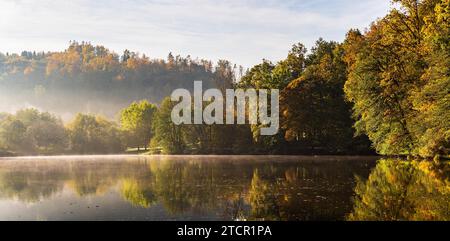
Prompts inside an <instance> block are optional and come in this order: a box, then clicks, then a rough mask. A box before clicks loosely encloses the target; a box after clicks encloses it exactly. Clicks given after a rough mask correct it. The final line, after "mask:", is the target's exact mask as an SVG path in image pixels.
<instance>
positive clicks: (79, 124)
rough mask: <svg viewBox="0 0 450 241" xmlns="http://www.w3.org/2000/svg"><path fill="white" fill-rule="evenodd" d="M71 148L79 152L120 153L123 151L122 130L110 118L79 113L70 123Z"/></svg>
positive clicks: (68, 127)
mask: <svg viewBox="0 0 450 241" xmlns="http://www.w3.org/2000/svg"><path fill="white" fill-rule="evenodd" d="M67 129H68V131H69V137H70V143H71V150H72V151H73V152H74V153H78V154H97V153H118V152H121V151H123V145H122V143H121V132H120V130H119V129H118V127H117V126H116V125H115V124H114V123H112V122H109V121H108V120H106V119H104V118H102V117H99V116H93V115H84V114H78V115H77V116H76V117H75V119H74V120H73V121H72V122H71V123H69V124H68V126H67Z"/></svg>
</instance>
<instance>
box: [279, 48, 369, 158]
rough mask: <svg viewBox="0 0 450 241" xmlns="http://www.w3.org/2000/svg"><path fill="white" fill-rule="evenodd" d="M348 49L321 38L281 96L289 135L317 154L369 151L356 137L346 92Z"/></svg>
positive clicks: (283, 118)
mask: <svg viewBox="0 0 450 241" xmlns="http://www.w3.org/2000/svg"><path fill="white" fill-rule="evenodd" d="M343 55H344V51H343V49H342V47H341V45H340V44H337V43H335V42H326V41H324V40H322V39H320V40H319V41H317V43H316V45H315V47H314V48H313V49H312V53H311V54H310V55H309V56H308V58H307V59H306V62H307V63H308V66H307V67H306V69H305V70H304V72H303V74H302V75H301V77H300V78H298V79H296V80H294V81H292V82H291V83H290V84H289V85H288V86H287V87H286V88H285V89H284V90H283V92H282V95H281V103H280V104H281V115H282V123H281V124H282V128H283V129H284V130H285V138H286V140H288V141H289V142H291V143H294V144H295V145H296V146H297V148H300V149H303V150H306V151H307V150H310V151H311V152H313V153H317V152H319V153H320V152H322V153H323V152H329V153H330V152H331V153H348V152H349V151H358V150H357V149H360V150H361V151H367V150H368V149H369V147H368V143H367V142H366V144H365V145H364V144H362V143H361V145H362V146H360V147H358V148H356V146H355V145H360V143H358V142H361V140H359V139H353V132H354V131H353V128H352V125H353V121H352V119H351V114H350V113H351V107H350V105H349V104H348V103H346V101H345V95H344V91H343V87H344V83H345V81H346V79H347V78H346V65H345V62H344V60H343Z"/></svg>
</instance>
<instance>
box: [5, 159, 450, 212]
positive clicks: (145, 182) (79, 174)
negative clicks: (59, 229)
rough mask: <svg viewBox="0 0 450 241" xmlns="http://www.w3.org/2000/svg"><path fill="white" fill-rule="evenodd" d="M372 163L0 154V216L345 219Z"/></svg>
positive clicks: (337, 160)
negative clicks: (359, 181)
mask: <svg viewBox="0 0 450 241" xmlns="http://www.w3.org/2000/svg"><path fill="white" fill-rule="evenodd" d="M376 165H377V158H376V157H333V156H326V157H302V156H284V157H283V156H61V157H18V158H0V220H345V219H346V218H347V217H348V215H349V214H350V213H351V212H352V211H353V209H354V201H353V200H354V196H355V187H356V184H357V181H358V180H365V179H367V178H368V176H369V174H370V173H371V171H372V170H373V169H374V167H375V166H376ZM447 201H448V200H447Z"/></svg>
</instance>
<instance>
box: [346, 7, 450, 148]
mask: <svg viewBox="0 0 450 241" xmlns="http://www.w3.org/2000/svg"><path fill="white" fill-rule="evenodd" d="M394 2H395V3H398V4H399V5H400V8H394V9H392V10H391V12H390V13H389V14H388V15H387V16H386V17H384V18H383V19H380V20H379V21H377V22H376V23H374V24H373V25H372V26H371V28H370V29H369V30H368V32H367V33H365V34H364V35H360V36H358V34H357V33H355V32H350V33H349V36H348V38H347V40H346V42H345V44H344V48H345V50H346V55H347V57H346V60H347V64H348V66H349V77H348V81H347V82H346V85H345V93H346V95H347V99H348V100H349V101H351V102H353V103H354V109H353V113H354V118H355V119H356V121H357V122H356V124H355V127H356V129H357V130H358V132H359V133H365V134H367V135H368V136H369V138H370V140H371V141H372V143H373V145H374V147H375V148H376V149H377V151H378V152H379V153H380V154H421V155H423V156H432V155H435V154H445V153H448V145H449V144H448V143H449V142H448V135H449V134H448V124H447V122H448V121H443V122H441V120H444V119H446V116H448V101H447V100H448V95H449V93H448V89H449V87H448V78H449V77H448V76H449V72H448V1H447V0H442V1H441V0H425V1H418V0H396V1H394ZM446 50H447V51H446ZM437 115H438V116H439V117H437ZM442 123H445V124H442Z"/></svg>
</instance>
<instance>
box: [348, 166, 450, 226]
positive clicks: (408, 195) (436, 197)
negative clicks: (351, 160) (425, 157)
mask: <svg viewBox="0 0 450 241" xmlns="http://www.w3.org/2000/svg"><path fill="white" fill-rule="evenodd" d="M449 171H450V165H449V163H443V164H440V166H437V164H434V163H431V162H417V161H413V162H406V161H401V160H392V159H387V160H382V161H380V162H379V163H378V165H377V166H376V168H375V169H374V170H373V171H372V173H371V174H370V176H369V178H368V179H367V181H365V180H363V179H361V178H359V179H358V184H357V187H356V189H355V192H356V197H355V208H354V211H353V212H352V213H351V214H350V215H349V220H422V221H426V220H450V183H449V173H450V172H449Z"/></svg>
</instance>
